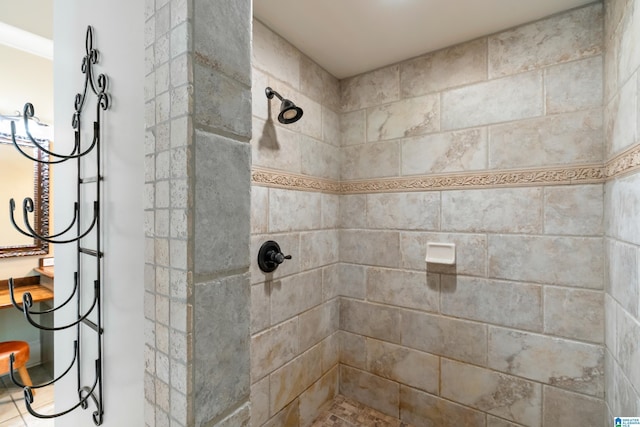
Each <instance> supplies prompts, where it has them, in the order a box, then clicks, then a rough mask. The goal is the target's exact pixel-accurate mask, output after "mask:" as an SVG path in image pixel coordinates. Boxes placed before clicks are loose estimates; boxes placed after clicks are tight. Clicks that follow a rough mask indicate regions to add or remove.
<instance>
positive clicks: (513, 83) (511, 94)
mask: <svg viewBox="0 0 640 427" xmlns="http://www.w3.org/2000/svg"><path fill="white" fill-rule="evenodd" d="M542 92H543V91H542V74H541V73H540V72H535V71H534V72H529V73H523V74H518V75H515V76H510V77H505V78H501V79H498V80H491V81H488V82H483V83H476V84H474V85H470V86H465V87H462V88H459V89H452V90H449V91H446V92H443V93H442V101H441V102H442V103H441V106H440V108H441V115H442V123H441V129H442V130H450V129H461V128H468V127H474V126H479V125H487V124H491V123H499V122H507V121H511V120H521V119H525V118H530V117H537V116H541V115H542V114H543V110H544V108H543V99H542ZM478 106H482V107H481V108H479V107H478Z"/></svg>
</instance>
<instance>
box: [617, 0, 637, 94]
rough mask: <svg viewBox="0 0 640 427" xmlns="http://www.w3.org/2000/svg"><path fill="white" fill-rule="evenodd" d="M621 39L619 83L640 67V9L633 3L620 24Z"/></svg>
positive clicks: (628, 7)
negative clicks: (639, 41)
mask: <svg viewBox="0 0 640 427" xmlns="http://www.w3.org/2000/svg"><path fill="white" fill-rule="evenodd" d="M620 25H621V27H620V31H621V39H620V50H619V52H618V55H619V59H618V61H619V69H618V81H621V82H622V81H625V80H626V79H627V78H629V76H631V75H632V74H633V73H634V72H635V71H636V70H637V69H638V67H639V66H640V43H638V40H639V39H640V9H638V7H637V5H636V4H635V3H634V2H631V3H630V4H629V6H627V9H626V11H625V16H624V18H623V20H622V22H621V23H620Z"/></svg>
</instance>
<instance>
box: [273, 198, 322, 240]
mask: <svg viewBox="0 0 640 427" xmlns="http://www.w3.org/2000/svg"><path fill="white" fill-rule="evenodd" d="M321 199H322V195H321V194H320V193H314V192H307V191H295V190H284V189H279V188H270V189H269V231H270V232H272V233H277V232H282V231H294V230H295V231H297V230H314V229H319V228H322V220H321V213H322V209H321V207H322V205H321Z"/></svg>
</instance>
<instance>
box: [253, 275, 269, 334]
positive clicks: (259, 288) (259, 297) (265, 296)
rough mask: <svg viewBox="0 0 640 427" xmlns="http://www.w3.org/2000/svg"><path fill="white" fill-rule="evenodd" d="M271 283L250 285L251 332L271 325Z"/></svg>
mask: <svg viewBox="0 0 640 427" xmlns="http://www.w3.org/2000/svg"><path fill="white" fill-rule="evenodd" d="M270 294H271V283H270V282H265V283H259V284H257V285H253V286H251V333H256V332H258V331H261V330H263V329H266V328H268V327H269V326H271V300H270V299H269V296H270Z"/></svg>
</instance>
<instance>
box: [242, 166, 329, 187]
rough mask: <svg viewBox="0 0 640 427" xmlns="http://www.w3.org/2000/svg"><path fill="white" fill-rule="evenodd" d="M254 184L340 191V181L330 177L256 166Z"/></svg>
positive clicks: (253, 170)
mask: <svg viewBox="0 0 640 427" xmlns="http://www.w3.org/2000/svg"><path fill="white" fill-rule="evenodd" d="M251 180H252V182H253V183H254V184H258V185H263V186H266V187H276V188H286V189H289V190H301V191H318V192H322V193H335V194H339V193H340V182H339V181H335V180H330V179H322V178H316V177H313V176H307V175H296V174H292V173H287V172H282V171H276V170H271V169H262V168H257V167H254V168H253V169H252V171H251Z"/></svg>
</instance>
